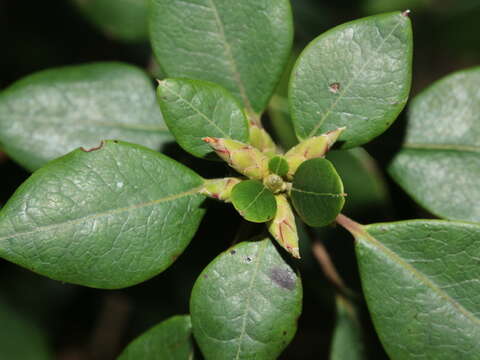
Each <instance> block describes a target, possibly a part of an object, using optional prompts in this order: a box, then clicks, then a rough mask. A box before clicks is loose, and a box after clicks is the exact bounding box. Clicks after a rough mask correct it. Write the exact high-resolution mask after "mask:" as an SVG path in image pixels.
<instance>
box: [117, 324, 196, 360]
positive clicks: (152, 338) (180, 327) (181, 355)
mask: <svg viewBox="0 0 480 360" xmlns="http://www.w3.org/2000/svg"><path fill="white" fill-rule="evenodd" d="M193 356H194V350H193V339H192V324H191V321H190V316H188V315H181V316H180V315H177V316H173V317H171V318H169V319H167V320H165V321H162V322H161V323H160V324H158V325H156V326H154V327H153V328H151V329H150V330H148V331H146V332H145V333H143V334H142V335H140V336H139V337H138V338H136V339H135V340H133V341H132V342H131V343H130V344H129V345H128V346H127V348H126V349H125V350H124V351H123V353H122V354H121V355H120V356H119V357H118V360H140V359H142V360H166V359H172V360H191V359H193Z"/></svg>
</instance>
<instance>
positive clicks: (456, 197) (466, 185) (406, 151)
mask: <svg viewBox="0 0 480 360" xmlns="http://www.w3.org/2000/svg"><path fill="white" fill-rule="evenodd" d="M479 83H480V67H477V68H473V69H470V70H465V71H459V72H456V73H454V74H452V75H449V76H447V77H445V78H443V79H441V80H440V81H438V82H436V83H434V84H433V85H432V86H430V87H429V88H427V89H426V90H425V91H423V92H422V93H421V94H419V95H418V96H417V97H416V98H415V99H414V100H413V102H412V104H411V106H410V109H409V114H408V123H407V133H406V136H405V143H404V144H403V148H402V150H401V151H400V152H399V153H398V154H397V156H396V157H395V158H394V159H393V161H392V163H391V164H390V166H389V173H390V174H391V175H392V177H393V178H394V179H395V180H396V181H397V182H398V183H399V184H400V186H402V188H403V189H404V190H405V191H406V192H407V193H408V194H410V195H411V196H412V197H413V198H414V199H415V200H416V201H417V202H418V203H419V204H421V205H422V206H424V207H425V208H426V209H427V210H429V211H431V212H432V213H434V214H436V215H438V216H440V217H444V218H448V219H454V220H466V221H475V222H480V186H478V179H479V177H480V90H479V86H478V84H479Z"/></svg>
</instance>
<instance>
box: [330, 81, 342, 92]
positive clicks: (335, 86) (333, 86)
mask: <svg viewBox="0 0 480 360" xmlns="http://www.w3.org/2000/svg"><path fill="white" fill-rule="evenodd" d="M328 90H330V92H332V93H334V94H336V93H338V92H339V91H340V83H338V82H334V83H332V84H330V85H329V86H328Z"/></svg>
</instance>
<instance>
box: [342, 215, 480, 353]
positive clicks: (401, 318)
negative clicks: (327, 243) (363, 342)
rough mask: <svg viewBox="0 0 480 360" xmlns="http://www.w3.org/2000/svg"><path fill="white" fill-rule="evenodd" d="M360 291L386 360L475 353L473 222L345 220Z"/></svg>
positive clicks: (478, 316) (479, 300) (478, 349)
mask: <svg viewBox="0 0 480 360" xmlns="http://www.w3.org/2000/svg"><path fill="white" fill-rule="evenodd" d="M347 226H350V230H351V231H352V232H353V233H354V235H355V237H356V240H357V241H356V253H357V258H358V263H359V268H360V276H361V279H362V286H363V290H364V294H365V297H366V300H367V303H368V308H369V310H370V313H371V316H372V319H373V322H374V325H375V327H376V330H377V332H378V334H379V337H380V340H381V341H382V343H383V345H384V347H385V349H386V351H387V353H388V354H389V355H390V357H391V359H392V360H397V359H402V360H403V359H418V358H430V359H436V360H437V359H438V360H443V359H445V360H447V359H448V360H451V359H475V358H477V357H478V354H479V353H480V342H479V341H478V339H480V297H479V296H478V294H480V281H479V280H478V279H480V266H479V264H480V263H479V259H480V241H478V240H479V239H480V226H479V225H475V224H469V223H460V222H448V221H437V220H435V221H431V220H430V221H429V220H414V221H402V222H397V223H384V224H373V225H369V226H365V227H362V226H360V225H358V224H355V223H353V225H352V224H350V225H347Z"/></svg>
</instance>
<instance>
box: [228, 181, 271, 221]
mask: <svg viewBox="0 0 480 360" xmlns="http://www.w3.org/2000/svg"><path fill="white" fill-rule="evenodd" d="M231 201H232V204H233V206H234V207H235V209H237V211H238V212H239V213H240V215H242V216H243V217H244V218H245V219H246V220H248V221H252V222H257V223H262V222H266V221H268V220H271V219H273V217H274V216H275V213H276V212H277V202H276V200H275V196H274V195H273V194H272V192H271V191H270V190H268V189H267V188H266V187H265V186H264V185H263V184H262V183H261V182H260V181H257V180H245V181H242V182H241V183H238V184H237V185H235V186H234V188H233V189H232V193H231Z"/></svg>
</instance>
